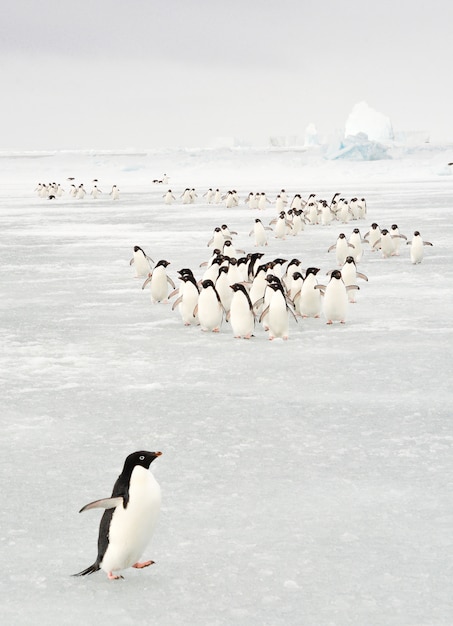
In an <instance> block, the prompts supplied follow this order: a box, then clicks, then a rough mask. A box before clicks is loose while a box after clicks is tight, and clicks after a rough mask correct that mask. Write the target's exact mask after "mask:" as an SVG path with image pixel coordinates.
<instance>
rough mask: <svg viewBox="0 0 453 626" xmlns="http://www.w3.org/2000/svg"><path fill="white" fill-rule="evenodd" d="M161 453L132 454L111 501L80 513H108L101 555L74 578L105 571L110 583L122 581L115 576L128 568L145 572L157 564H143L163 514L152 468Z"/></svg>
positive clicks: (93, 504) (101, 536) (103, 521)
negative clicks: (90, 510) (156, 526)
mask: <svg viewBox="0 0 453 626" xmlns="http://www.w3.org/2000/svg"><path fill="white" fill-rule="evenodd" d="M161 454H162V452H147V451H144V450H142V451H139V452H133V453H132V454H130V455H129V456H128V457H127V458H126V460H125V462H124V467H123V471H122V472H121V474H120V475H119V476H118V479H117V481H116V483H115V485H114V487H113V491H112V495H111V497H110V498H103V499H101V500H95V501H94V502H90V504H87V505H85V506H84V507H83V508H82V509H80V513H82V511H88V510H89V509H106V510H105V512H104V514H103V516H102V519H101V523H100V525H99V537H98V555H97V557H96V560H95V562H94V563H93V564H92V565H90V566H89V567H87V568H86V569H84V570H82V571H81V572H79V573H78V574H74V576H85V575H86V574H93V573H94V572H97V571H98V570H100V569H102V570H104V572H106V574H107V576H108V578H109V579H110V580H117V579H118V578H122V576H121V575H117V574H114V572H118V571H121V570H123V569H126V568H127V567H135V568H137V569H142V568H144V567H148V566H149V565H152V564H153V563H154V561H144V562H140V561H139V559H140V557H141V556H142V554H143V552H144V550H145V549H146V547H147V545H148V543H149V542H150V540H151V537H152V535H153V532H154V528H155V525H156V521H157V518H158V515H159V511H160V502H161V493H160V486H159V484H158V482H157V481H156V479H155V478H154V476H153V475H152V474H151V472H149V471H148V469H149V466H150V465H151V463H152V462H153V461H154V459H157V457H159V456H161Z"/></svg>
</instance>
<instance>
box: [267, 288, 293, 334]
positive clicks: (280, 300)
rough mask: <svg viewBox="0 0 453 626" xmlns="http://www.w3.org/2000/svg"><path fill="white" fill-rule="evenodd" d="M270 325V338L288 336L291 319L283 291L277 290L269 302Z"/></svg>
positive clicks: (268, 317)
mask: <svg viewBox="0 0 453 626" xmlns="http://www.w3.org/2000/svg"><path fill="white" fill-rule="evenodd" d="M267 322H268V326H269V338H270V339H274V338H275V337H281V338H283V339H287V338H288V332H289V319H288V310H287V308H286V302H285V298H284V296H283V294H282V293H280V292H276V293H275V294H274V296H273V297H272V300H271V302H270V304H269V313H268V316H267Z"/></svg>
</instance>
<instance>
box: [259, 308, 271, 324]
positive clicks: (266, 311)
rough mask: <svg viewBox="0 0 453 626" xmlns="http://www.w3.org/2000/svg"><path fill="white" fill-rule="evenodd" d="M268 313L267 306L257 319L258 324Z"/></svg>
mask: <svg viewBox="0 0 453 626" xmlns="http://www.w3.org/2000/svg"><path fill="white" fill-rule="evenodd" d="M268 313H269V307H268V306H267V307H266V308H265V309H264V311H263V312H262V313H261V315H260V319H259V322H260V324H261V322H262V321H263V319H264V318H265V317H266V315H267V314H268Z"/></svg>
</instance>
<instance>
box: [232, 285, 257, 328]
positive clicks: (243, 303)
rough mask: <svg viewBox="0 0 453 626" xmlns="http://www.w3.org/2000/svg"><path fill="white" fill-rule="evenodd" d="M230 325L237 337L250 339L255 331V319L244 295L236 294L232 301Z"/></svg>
mask: <svg viewBox="0 0 453 626" xmlns="http://www.w3.org/2000/svg"><path fill="white" fill-rule="evenodd" d="M230 323H231V328H232V329H233V335H234V336H235V337H250V335H251V334H252V333H253V329H254V317H253V314H252V312H251V311H250V307H249V303H248V302H247V299H246V298H245V296H244V294H242V293H240V292H238V293H235V294H234V296H233V299H232V301H231V308H230Z"/></svg>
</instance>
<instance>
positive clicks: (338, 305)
mask: <svg viewBox="0 0 453 626" xmlns="http://www.w3.org/2000/svg"><path fill="white" fill-rule="evenodd" d="M336 283H337V284H336ZM347 308H348V296H347V291H346V288H345V286H344V284H343V283H342V282H341V281H335V282H332V281H330V283H329V284H328V285H327V288H326V293H325V295H324V305H323V311H324V315H325V317H326V319H327V321H328V322H344V321H345V319H346V312H347Z"/></svg>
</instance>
